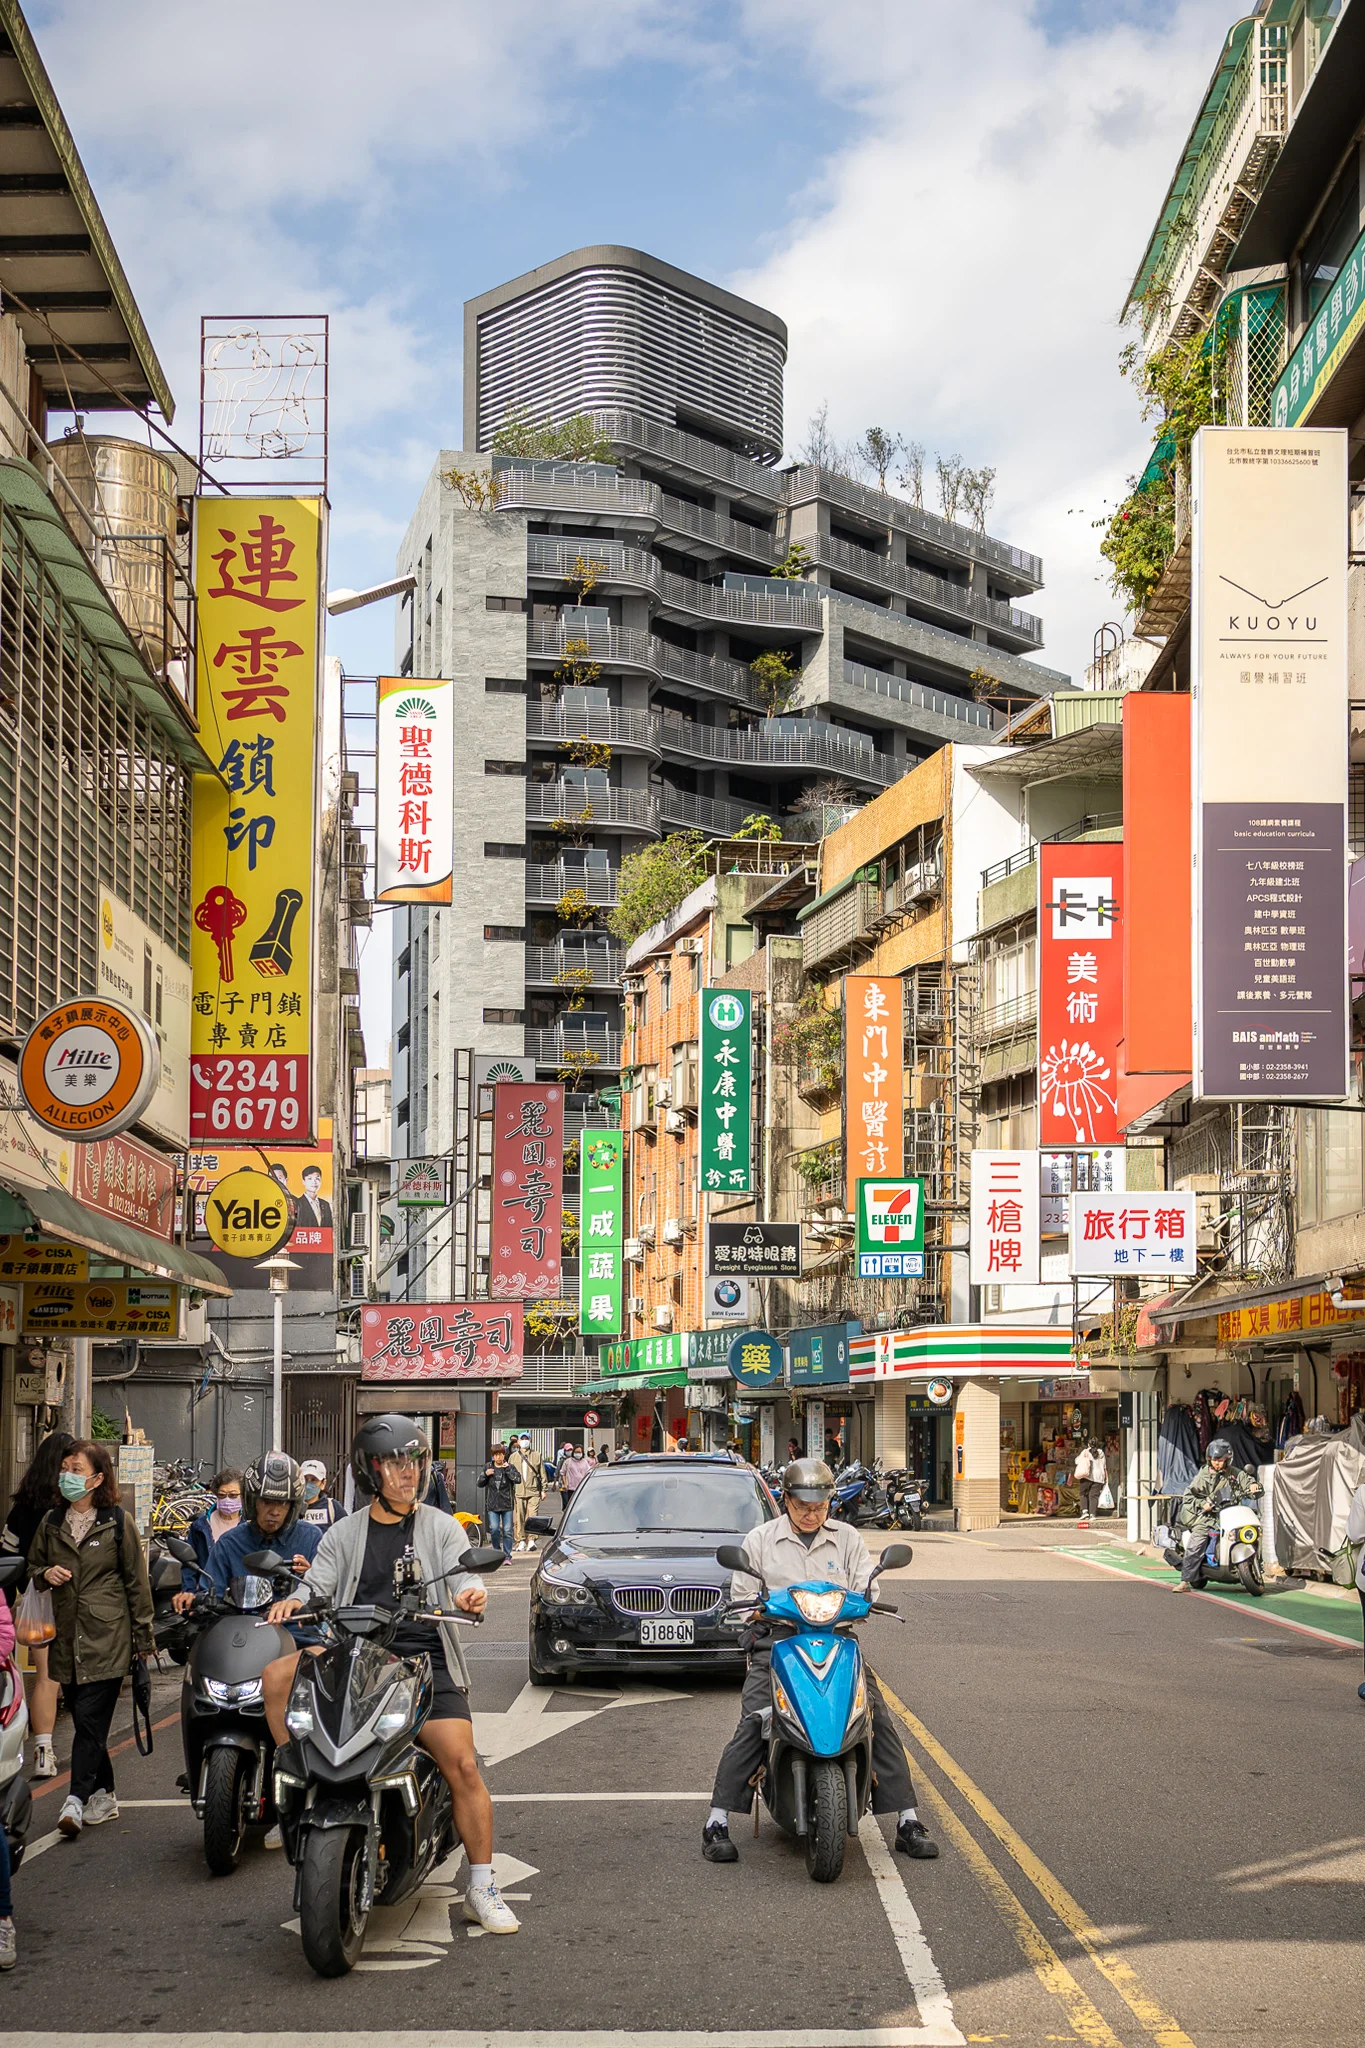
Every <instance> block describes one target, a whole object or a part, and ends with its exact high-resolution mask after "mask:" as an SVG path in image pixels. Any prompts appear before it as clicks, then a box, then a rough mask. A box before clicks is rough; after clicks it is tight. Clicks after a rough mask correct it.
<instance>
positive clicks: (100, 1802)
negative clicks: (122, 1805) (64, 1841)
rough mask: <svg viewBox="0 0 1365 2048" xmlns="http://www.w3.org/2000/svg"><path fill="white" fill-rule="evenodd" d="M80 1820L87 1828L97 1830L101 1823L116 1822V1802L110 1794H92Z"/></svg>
mask: <svg viewBox="0 0 1365 2048" xmlns="http://www.w3.org/2000/svg"><path fill="white" fill-rule="evenodd" d="M81 1818H82V1819H83V1820H84V1822H85V1825H86V1826H87V1827H88V1828H97V1827H98V1826H99V1825H100V1823H101V1822H102V1821H106V1820H117V1819H118V1801H117V1799H115V1797H114V1795H113V1793H112V1792H103V1791H101V1792H92V1793H91V1794H90V1797H89V1798H88V1799H87V1800H86V1802H85V1812H84V1813H83V1814H82V1816H81Z"/></svg>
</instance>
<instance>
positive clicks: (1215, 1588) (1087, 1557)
mask: <svg viewBox="0 0 1365 2048" xmlns="http://www.w3.org/2000/svg"><path fill="white" fill-rule="evenodd" d="M1058 1547H1059V1549H1060V1548H1061V1547H1062V1546H1060V1545H1059V1546H1058ZM1063 1554H1064V1555H1065V1556H1067V1557H1074V1558H1077V1559H1078V1560H1080V1561H1081V1562H1082V1563H1085V1564H1095V1565H1102V1566H1104V1567H1105V1568H1106V1569H1107V1570H1109V1571H1120V1572H1126V1573H1128V1574H1129V1575H1130V1576H1132V1577H1134V1578H1140V1579H1148V1580H1150V1581H1151V1582H1152V1583H1153V1584H1155V1585H1161V1586H1168V1587H1174V1586H1177V1585H1179V1583H1180V1574H1179V1573H1178V1572H1173V1571H1172V1570H1171V1568H1170V1566H1169V1565H1168V1564H1166V1563H1164V1562H1163V1561H1162V1559H1161V1558H1160V1556H1159V1555H1158V1553H1157V1552H1156V1551H1155V1550H1153V1548H1152V1546H1151V1545H1150V1544H1148V1543H1144V1544H1135V1543H1130V1542H1129V1541H1128V1539H1127V1537H1120V1536H1116V1537H1111V1538H1110V1539H1109V1541H1107V1542H1105V1543H1100V1544H1088V1545H1082V1544H1067V1545H1066V1546H1065V1550H1064V1553H1063ZM1282 1588H1283V1590H1281V1589H1282ZM1201 1590H1202V1592H1203V1593H1204V1594H1205V1595H1206V1596H1207V1597H1209V1598H1210V1599H1216V1600H1223V1601H1226V1602H1227V1604H1228V1605H1229V1606H1231V1607H1240V1608H1242V1609H1243V1610H1244V1611H1246V1612H1249V1613H1253V1614H1254V1613H1256V1612H1258V1611H1264V1612H1266V1613H1273V1614H1274V1615H1276V1616H1279V1617H1282V1618H1283V1619H1284V1620H1286V1621H1296V1622H1298V1623H1299V1624H1300V1626H1301V1627H1304V1628H1311V1629H1314V1630H1316V1631H1317V1632H1318V1633H1319V1634H1321V1635H1330V1636H1334V1637H1336V1638H1337V1639H1338V1640H1339V1641H1340V1642H1343V1643H1353V1644H1356V1645H1357V1646H1359V1645H1362V1643H1365V1628H1363V1627H1362V1622H1361V1610H1360V1601H1359V1599H1358V1598H1357V1596H1356V1593H1355V1591H1354V1589H1351V1590H1349V1591H1348V1590H1347V1589H1346V1588H1345V1587H1342V1586H1330V1585H1318V1584H1316V1583H1314V1582H1312V1581H1309V1582H1307V1583H1305V1582H1304V1581H1303V1580H1302V1579H1289V1580H1287V1581H1286V1580H1276V1579H1267V1580H1266V1587H1265V1592H1264V1593H1263V1594H1262V1595H1260V1596H1259V1597H1258V1596H1257V1595H1256V1594H1254V1593H1244V1592H1243V1591H1242V1590H1241V1588H1240V1587H1239V1586H1222V1585H1212V1584H1210V1585H1206V1586H1204V1587H1203V1588H1202V1589H1201Z"/></svg>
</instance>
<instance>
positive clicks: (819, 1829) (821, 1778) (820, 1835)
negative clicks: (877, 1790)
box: [806, 1761, 848, 1884]
mask: <svg viewBox="0 0 1365 2048" xmlns="http://www.w3.org/2000/svg"><path fill="white" fill-rule="evenodd" d="M809 1773H810V1775H809V1784H810V1808H809V1815H808V1820H807V1825H806V1873H807V1875H808V1876H809V1877H812V1878H814V1880H815V1882H816V1884H833V1882H834V1880H835V1878H836V1877H837V1876H838V1875H839V1872H840V1871H841V1870H842V1869H843V1867H844V1844H845V1842H846V1841H847V1840H848V1785H847V1783H846V1781H845V1778H844V1767H843V1765H842V1764H840V1763H834V1762H825V1761H821V1762H819V1763H814V1762H813V1763H811V1765H810V1766H809Z"/></svg>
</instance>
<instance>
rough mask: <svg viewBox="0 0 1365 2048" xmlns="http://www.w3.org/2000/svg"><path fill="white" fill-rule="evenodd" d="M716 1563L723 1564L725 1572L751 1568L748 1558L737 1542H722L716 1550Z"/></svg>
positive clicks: (743, 1570)
mask: <svg viewBox="0 0 1365 2048" xmlns="http://www.w3.org/2000/svg"><path fill="white" fill-rule="evenodd" d="M716 1563H717V1564H723V1565H724V1566H725V1569H726V1571H727V1572H747V1571H750V1570H751V1567H750V1565H749V1561H748V1559H747V1558H746V1557H745V1555H744V1552H743V1551H742V1550H741V1549H740V1547H739V1545H738V1544H737V1543H722V1544H721V1545H720V1547H719V1549H718V1550H717V1551H716Z"/></svg>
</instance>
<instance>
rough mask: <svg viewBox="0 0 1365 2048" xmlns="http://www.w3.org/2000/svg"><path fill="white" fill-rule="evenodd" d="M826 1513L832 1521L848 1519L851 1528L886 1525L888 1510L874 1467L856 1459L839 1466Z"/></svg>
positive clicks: (888, 1523)
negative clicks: (828, 1513) (827, 1512)
mask: <svg viewBox="0 0 1365 2048" xmlns="http://www.w3.org/2000/svg"><path fill="white" fill-rule="evenodd" d="M829 1512H830V1517H831V1519H832V1520H834V1521H837V1522H852V1523H853V1525H854V1526H855V1528H863V1529H886V1528H889V1527H890V1525H891V1509H890V1507H889V1505H888V1504H887V1498H886V1493H885V1490H884V1488H883V1486H882V1482H881V1480H880V1479H879V1478H878V1476H877V1471H876V1468H875V1466H872V1465H864V1464H862V1463H861V1462H860V1461H859V1460H857V1459H855V1460H854V1461H853V1463H852V1464H850V1465H845V1466H843V1467H842V1469H841V1470H840V1472H839V1473H838V1475H837V1477H836V1478H835V1481H834V1494H833V1497H832V1499H831V1501H830V1505H829Z"/></svg>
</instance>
